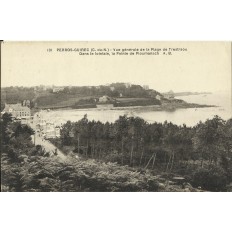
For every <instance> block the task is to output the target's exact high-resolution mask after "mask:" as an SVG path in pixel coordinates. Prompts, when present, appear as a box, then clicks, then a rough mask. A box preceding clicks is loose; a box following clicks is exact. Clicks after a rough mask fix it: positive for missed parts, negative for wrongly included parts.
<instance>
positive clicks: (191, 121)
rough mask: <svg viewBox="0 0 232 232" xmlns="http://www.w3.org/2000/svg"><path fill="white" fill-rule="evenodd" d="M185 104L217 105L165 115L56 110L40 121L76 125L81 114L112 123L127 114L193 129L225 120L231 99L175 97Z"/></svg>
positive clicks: (216, 95)
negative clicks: (217, 118)
mask: <svg viewBox="0 0 232 232" xmlns="http://www.w3.org/2000/svg"><path fill="white" fill-rule="evenodd" d="M178 98H179V99H183V100H185V101H186V102H189V103H198V104H208V105H217V106H218V107H209V108H198V109H178V110H175V111H174V112H166V111H158V112H157V111H151V110H150V111H148V110H146V111H145V110H144V111H143V110H135V109H130V110H128V109H127V110H99V109H89V110H88V109H87V110H86V109H85V110H56V111H50V112H42V113H41V115H42V118H43V119H45V120H47V121H50V122H54V123H55V124H57V125H60V124H62V123H65V122H66V121H68V120H70V121H78V120H80V119H81V118H83V116H84V114H87V115H88V119H89V120H96V121H97V120H99V121H101V122H107V121H108V122H114V121H115V120H117V119H118V118H119V116H120V115H124V114H127V115H129V116H138V117H141V118H143V119H144V120H146V121H148V122H150V123H152V122H155V121H156V122H164V121H165V120H167V121H168V122H173V123H174V124H177V125H182V124H183V123H185V124H186V125H187V126H194V125H196V124H197V123H198V122H199V121H200V120H201V121H205V120H206V119H208V118H212V117H213V116H214V115H218V116H220V117H221V118H223V119H225V120H227V119H229V118H231V115H232V114H231V112H232V111H231V95H230V93H229V92H228V93H225V92H217V93H213V94H207V95H203V94H202V95H191V96H183V97H178Z"/></svg>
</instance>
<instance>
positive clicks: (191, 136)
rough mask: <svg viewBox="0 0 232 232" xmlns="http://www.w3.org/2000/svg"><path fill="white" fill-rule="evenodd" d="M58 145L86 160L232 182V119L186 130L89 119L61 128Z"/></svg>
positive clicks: (137, 121) (125, 120) (135, 119)
mask: <svg viewBox="0 0 232 232" xmlns="http://www.w3.org/2000/svg"><path fill="white" fill-rule="evenodd" d="M60 142H61V146H71V147H73V149H74V151H75V152H77V153H78V154H81V155H82V157H85V158H93V159H96V160H103V161H111V162H117V163H118V164H120V165H128V166H130V167H137V168H143V169H152V170H159V172H160V171H162V172H179V173H182V174H188V172H191V173H192V171H194V170H196V169H199V171H204V169H207V170H208V171H211V170H212V169H214V171H216V172H217V173H219V174H220V175H223V176H224V177H225V178H224V179H223V181H224V182H225V179H226V180H227V181H231V180H232V119H230V120H228V121H224V120H222V119H221V118H220V117H218V116H215V117H214V118H213V119H208V120H206V121H205V122H204V123H203V122H199V123H198V124H197V125H196V126H194V127H187V126H186V125H182V126H177V125H175V124H173V123H171V122H164V123H157V122H155V123H152V124H150V123H147V122H146V121H145V120H143V119H141V118H139V117H127V116H126V115H124V116H120V117H119V119H118V120H116V121H115V122H114V123H108V122H107V123H102V122H99V121H89V120H88V118H87V115H85V116H84V118H83V119H82V120H80V121H78V122H70V121H68V122H67V123H66V124H64V125H63V127H62V129H61V138H60ZM189 169H191V170H189ZM197 181H198V180H196V182H197ZM206 184H207V183H206Z"/></svg>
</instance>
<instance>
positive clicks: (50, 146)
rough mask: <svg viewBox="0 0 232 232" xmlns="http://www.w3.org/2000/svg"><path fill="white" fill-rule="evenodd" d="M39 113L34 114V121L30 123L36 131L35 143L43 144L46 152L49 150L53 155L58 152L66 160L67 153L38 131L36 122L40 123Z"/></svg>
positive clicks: (33, 138) (33, 137)
mask: <svg viewBox="0 0 232 232" xmlns="http://www.w3.org/2000/svg"><path fill="white" fill-rule="evenodd" d="M37 115H38V113H37V114H35V115H34V119H33V122H32V123H30V124H29V125H30V127H31V128H32V129H33V130H34V131H35V134H34V135H33V136H32V140H33V142H34V144H35V145H41V146H43V147H44V149H45V151H46V152H49V153H50V154H51V155H52V154H55V153H57V156H58V157H60V158H61V160H63V161H65V160H66V159H67V157H66V155H65V154H64V153H63V152H62V151H60V150H59V149H58V148H57V147H56V146H55V145H53V144H52V143H51V142H49V141H48V140H45V139H44V138H43V137H42V136H41V135H40V133H38V132H36V124H37V123H38V119H37Z"/></svg>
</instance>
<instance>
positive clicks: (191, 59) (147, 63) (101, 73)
mask: <svg viewBox="0 0 232 232" xmlns="http://www.w3.org/2000/svg"><path fill="white" fill-rule="evenodd" d="M230 46H231V45H230V43H218V42H187V43H186V42H182V43H180V42H172V43H171V42H165V43H161V42H146V43H144V42H143V43H142V42H117V43H113V42H111V43H110V42H108V43H103V42H82V43H75V42H66V43H64V42H56V43H51V42H50V43H49V42H46V43H45V42H43V43H42V42H31V43H25V42H20V43H16V42H4V44H3V46H2V80H1V81H2V86H3V87H5V86H35V85H41V84H42V85H53V84H54V85H56V86H63V85H66V86H67V85H73V86H83V85H104V84H106V83H113V82H130V83H132V84H140V85H149V87H150V88H153V89H155V90H158V91H160V92H165V91H169V90H173V91H211V92H213V91H218V90H230V88H231V47H230ZM83 47H89V48H109V49H113V48H164V47H166V48H187V52H177V53H173V54H172V56H164V55H159V56H151V55H146V56H80V55H79V53H78V52H57V48H83ZM48 48H51V49H52V50H53V51H52V52H47V49H48Z"/></svg>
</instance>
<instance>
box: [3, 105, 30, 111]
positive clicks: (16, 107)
mask: <svg viewBox="0 0 232 232" xmlns="http://www.w3.org/2000/svg"><path fill="white" fill-rule="evenodd" d="M10 109H13V110H15V111H20V110H26V111H28V110H30V109H29V108H28V107H27V106H22V105H21V104H20V103H17V104H6V105H5V108H4V110H3V111H5V112H7V111H9V110H10Z"/></svg>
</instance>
